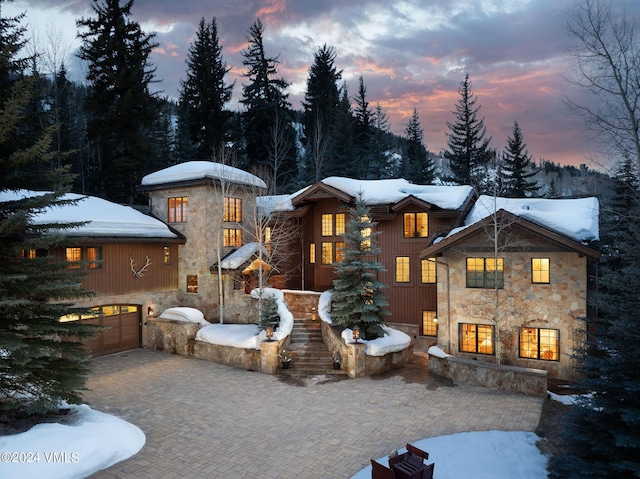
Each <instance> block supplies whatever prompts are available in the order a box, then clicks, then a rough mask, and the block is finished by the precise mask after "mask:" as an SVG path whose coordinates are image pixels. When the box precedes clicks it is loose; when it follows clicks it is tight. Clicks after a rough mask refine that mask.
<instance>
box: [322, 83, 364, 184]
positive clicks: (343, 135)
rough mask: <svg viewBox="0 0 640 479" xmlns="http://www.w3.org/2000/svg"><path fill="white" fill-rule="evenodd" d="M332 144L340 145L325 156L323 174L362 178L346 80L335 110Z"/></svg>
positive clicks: (362, 172) (362, 169)
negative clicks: (325, 161) (327, 156)
mask: <svg viewBox="0 0 640 479" xmlns="http://www.w3.org/2000/svg"><path fill="white" fill-rule="evenodd" d="M334 126H335V132H334V136H333V142H334V144H337V145H341V148H336V149H334V150H333V153H332V154H330V156H329V158H327V163H326V167H325V168H324V171H325V176H346V177H349V178H362V176H361V175H363V174H364V168H363V167H362V165H361V164H360V161H359V157H358V148H357V146H356V144H355V132H354V130H355V119H354V117H353V110H352V109H351V100H350V99H349V90H348V88H347V84H346V82H345V83H343V85H342V88H341V89H340V106H339V108H338V110H337V111H336V119H335V125H334Z"/></svg>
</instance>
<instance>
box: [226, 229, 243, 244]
mask: <svg viewBox="0 0 640 479" xmlns="http://www.w3.org/2000/svg"><path fill="white" fill-rule="evenodd" d="M224 246H242V230H241V229H233V228H225V229H224Z"/></svg>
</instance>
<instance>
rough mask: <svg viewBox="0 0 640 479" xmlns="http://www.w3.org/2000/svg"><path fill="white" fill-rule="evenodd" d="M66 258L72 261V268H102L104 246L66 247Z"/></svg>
mask: <svg viewBox="0 0 640 479" xmlns="http://www.w3.org/2000/svg"><path fill="white" fill-rule="evenodd" d="M65 259H66V260H67V261H69V262H71V263H74V264H72V265H70V266H69V267H70V268H83V267H84V268H86V269H102V264H103V259H102V247H101V246H85V247H72V248H65Z"/></svg>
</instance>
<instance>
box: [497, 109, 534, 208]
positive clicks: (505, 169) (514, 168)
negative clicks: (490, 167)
mask: <svg viewBox="0 0 640 479" xmlns="http://www.w3.org/2000/svg"><path fill="white" fill-rule="evenodd" d="M531 158H532V157H531V156H530V155H529V152H528V151H527V145H526V144H525V143H524V139H523V137H522V130H521V129H520V125H518V122H517V121H514V122H513V134H512V136H511V137H509V138H507V148H506V149H505V151H504V153H503V154H502V168H501V170H500V180H501V181H502V185H503V192H502V193H501V195H502V196H507V197H511V198H524V197H525V196H537V194H538V190H539V189H540V186H539V185H538V182H537V181H535V180H531V178H533V177H534V176H535V174H536V170H535V168H533V166H534V163H533V161H532V159H531Z"/></svg>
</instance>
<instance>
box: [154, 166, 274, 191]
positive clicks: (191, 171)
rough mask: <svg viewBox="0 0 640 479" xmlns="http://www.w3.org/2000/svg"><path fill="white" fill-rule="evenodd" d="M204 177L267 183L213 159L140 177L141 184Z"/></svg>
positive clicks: (242, 183)
mask: <svg viewBox="0 0 640 479" xmlns="http://www.w3.org/2000/svg"><path fill="white" fill-rule="evenodd" d="M204 178H212V179H226V180H228V181H230V182H232V183H236V184H239V185H248V186H257V187H260V188H266V187H267V185H266V184H265V182H264V181H262V180H261V179H260V178H258V177H257V176H254V175H252V174H251V173H248V172H246V171H244V170H240V169H238V168H234V167H233V166H227V165H223V164H221V163H214V162H213V161H186V162H184V163H179V164H177V165H174V166H170V167H168V168H165V169H163V170H160V171H156V172H154V173H150V174H148V175H147V176H145V177H144V178H142V185H143V186H151V185H163V184H166V183H176V182H179V181H188V180H200V179H204Z"/></svg>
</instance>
